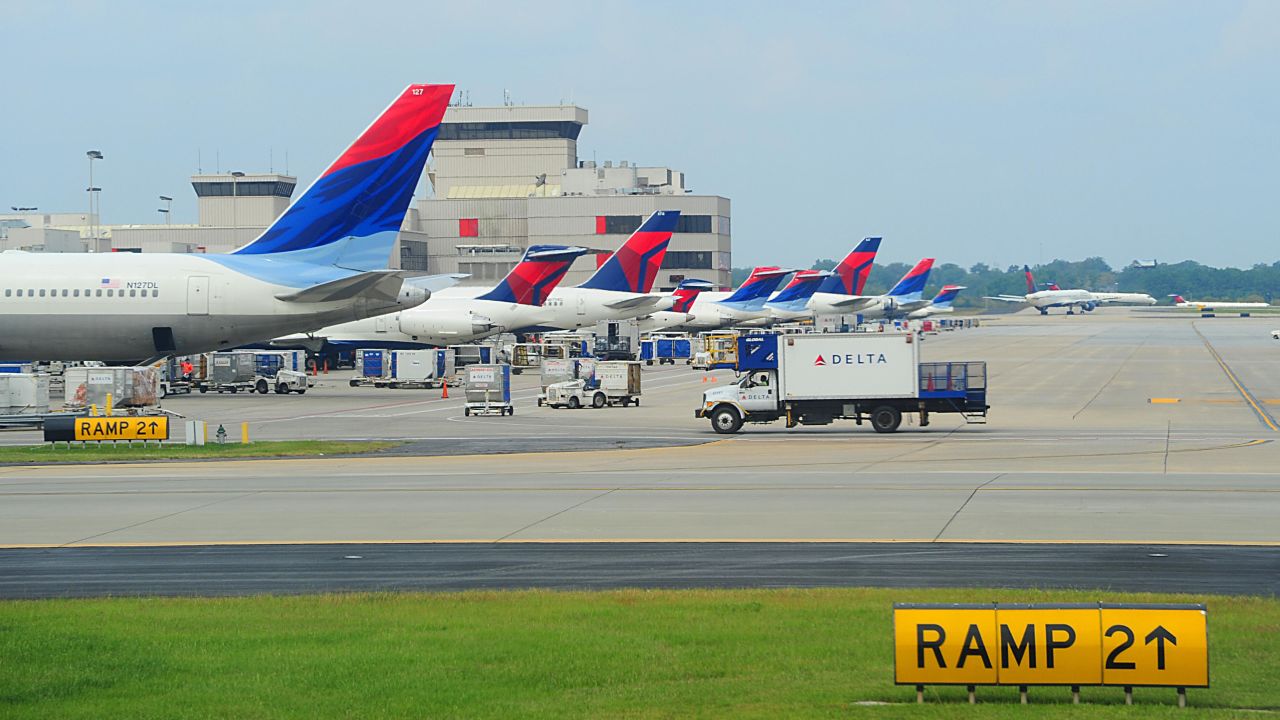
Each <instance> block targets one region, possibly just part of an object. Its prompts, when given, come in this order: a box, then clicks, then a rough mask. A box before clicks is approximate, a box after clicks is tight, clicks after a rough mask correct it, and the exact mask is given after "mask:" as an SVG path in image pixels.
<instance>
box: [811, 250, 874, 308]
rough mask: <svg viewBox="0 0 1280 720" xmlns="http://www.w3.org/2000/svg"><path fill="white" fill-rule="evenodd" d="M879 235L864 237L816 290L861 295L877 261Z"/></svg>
mask: <svg viewBox="0 0 1280 720" xmlns="http://www.w3.org/2000/svg"><path fill="white" fill-rule="evenodd" d="M880 240H881V238H878V237H869V238H863V239H862V242H860V243H858V245H857V246H856V247H855V248H854V249H853V250H852V251H850V252H849V254H848V255H845V256H844V259H843V260H841V261H840V264H839V265H836V269H835V273H834V274H833V275H832V276H831V277H829V278H827V279H825V280H824V281H823V282H822V283H821V284H820V285H819V286H818V288H817V290H816V292H821V293H830V294H832V295H861V294H862V289H863V288H864V287H865V286H866V284H867V278H868V277H870V276H871V266H872V265H873V264H874V263H875V261H876V252H877V251H879V250H880Z"/></svg>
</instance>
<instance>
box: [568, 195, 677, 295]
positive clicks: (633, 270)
mask: <svg viewBox="0 0 1280 720" xmlns="http://www.w3.org/2000/svg"><path fill="white" fill-rule="evenodd" d="M679 220H680V211H679V210H659V211H657V212H655V213H654V214H652V215H650V216H649V218H648V219H647V220H645V221H644V222H643V223H642V224H641V225H640V227H639V229H637V230H636V231H635V232H633V233H631V237H629V238H627V241H626V242H625V243H623V244H622V247H620V248H618V252H616V253H614V254H613V255H612V256H611V257H610V258H609V259H608V260H606V261H605V263H604V265H601V266H600V269H599V270H596V272H595V274H594V275H592V276H591V277H590V278H588V279H587V281H586V282H584V283H582V284H581V285H579V286H578V287H581V288H590V289H593V290H613V291H616V292H630V293H647V292H649V291H650V290H652V289H653V283H654V281H655V280H657V279H658V268H659V267H661V266H662V258H663V256H664V255H666V254H667V245H668V244H669V243H670V242H671V233H673V232H675V230H676V222H677V221H679Z"/></svg>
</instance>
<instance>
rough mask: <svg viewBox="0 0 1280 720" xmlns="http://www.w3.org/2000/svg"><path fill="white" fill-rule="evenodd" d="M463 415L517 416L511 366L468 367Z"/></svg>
mask: <svg viewBox="0 0 1280 720" xmlns="http://www.w3.org/2000/svg"><path fill="white" fill-rule="evenodd" d="M465 394H466V402H465V403H464V404H463V406H462V414H463V415H515V414H516V407H515V405H512V404H511V366H510V365H479V364H477V365H468V366H467V381H466V390H465Z"/></svg>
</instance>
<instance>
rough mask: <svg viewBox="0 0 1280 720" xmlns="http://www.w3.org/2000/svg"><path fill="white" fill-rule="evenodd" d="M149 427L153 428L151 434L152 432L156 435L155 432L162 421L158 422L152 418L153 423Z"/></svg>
mask: <svg viewBox="0 0 1280 720" xmlns="http://www.w3.org/2000/svg"><path fill="white" fill-rule="evenodd" d="M148 427H150V428H151V434H152V435H155V434H156V428H158V427H160V423H158V422H156V421H155V420H152V421H151V425H149V426H148Z"/></svg>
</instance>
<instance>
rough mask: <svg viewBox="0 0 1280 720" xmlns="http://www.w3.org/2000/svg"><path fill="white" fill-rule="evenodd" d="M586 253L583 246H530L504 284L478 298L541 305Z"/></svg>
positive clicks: (499, 284) (504, 279)
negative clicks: (576, 261)
mask: <svg viewBox="0 0 1280 720" xmlns="http://www.w3.org/2000/svg"><path fill="white" fill-rule="evenodd" d="M586 252H587V249H586V248H584V247H566V246H564V245H530V246H529V249H528V250H526V251H525V253H524V257H523V258H521V259H520V262H519V263H517V264H516V266H515V267H514V268H512V269H511V272H509V273H507V276H506V277H505V278H503V279H502V282H500V283H498V284H497V285H496V286H495V287H494V288H493V289H492V290H490V291H489V292H487V293H485V294H483V295H480V296H479V297H477V298H476V299H477V300H494V301H497V302H506V303H519V304H521V305H535V306H541V305H542V304H543V303H545V302H546V301H547V296H548V295H550V294H551V291H552V290H554V289H555V287H556V285H558V284H560V281H561V280H563V279H564V276H565V273H567V272H569V267H570V266H572V265H573V261H574V260H577V259H578V258H579V257H581V256H582V255H584V254H586Z"/></svg>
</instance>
